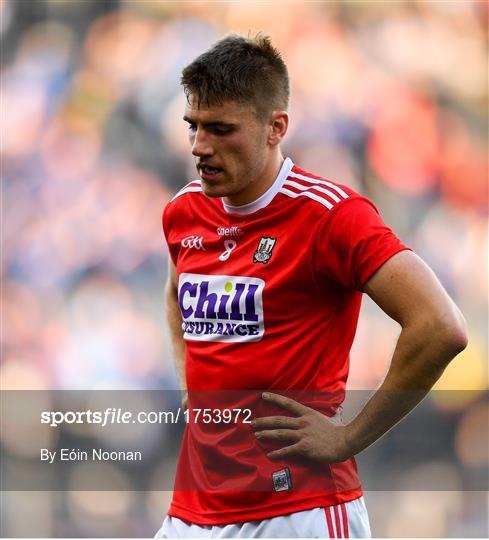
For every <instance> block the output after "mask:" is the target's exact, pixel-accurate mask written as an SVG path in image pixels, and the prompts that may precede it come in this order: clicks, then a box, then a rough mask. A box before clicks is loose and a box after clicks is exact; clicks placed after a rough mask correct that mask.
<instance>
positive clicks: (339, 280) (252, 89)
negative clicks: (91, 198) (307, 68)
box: [157, 35, 467, 538]
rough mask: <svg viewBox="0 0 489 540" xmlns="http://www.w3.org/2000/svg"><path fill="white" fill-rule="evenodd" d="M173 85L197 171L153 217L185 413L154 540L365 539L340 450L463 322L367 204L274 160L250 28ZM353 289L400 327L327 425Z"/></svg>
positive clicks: (279, 85)
mask: <svg viewBox="0 0 489 540" xmlns="http://www.w3.org/2000/svg"><path fill="white" fill-rule="evenodd" d="M182 84H183V87H184V90H185V94H186V96H187V101H188V104H187V106H186V110H185V114H184V120H185V121H186V122H187V123H188V127H189V139H190V143H191V146H192V154H193V155H194V156H195V160H196V166H197V170H198V172H199V176H200V179H199V180H195V181H192V182H190V183H189V184H187V185H186V186H185V187H184V188H183V189H181V190H180V191H179V192H178V193H177V194H176V195H175V197H174V198H173V199H172V201H171V202H170V203H169V204H168V206H167V207H166V209H165V211H164V215H163V228H164V232H165V236H166V240H167V243H168V247H169V252H170V261H169V281H168V289H167V302H168V316H169V323H170V328H171V335H172V341H173V345H174V348H175V353H176V360H177V368H178V373H179V376H180V379H181V384H182V389H183V390H185V389H188V391H189V397H188V401H186V403H187V405H188V413H187V414H188V417H187V418H188V423H187V426H186V430H185V434H184V440H183V444H182V448H181V451H180V457H179V463H178V468H177V476H176V480H175V490H174V495H173V500H172V504H171V507H170V509H169V512H168V516H167V518H166V519H165V521H164V523H163V526H162V528H161V529H160V531H159V532H158V534H157V536H160V537H177V536H181V537H214V536H220V537H235V536H238V537H260V536H261V537H324V538H328V537H329V538H335V537H336V538H339V537H348V536H351V537H368V536H370V528H369V523H368V517H367V513H366V510H365V505H364V502H363V497H362V491H361V486H360V481H359V478H358V475H357V468H356V464H355V460H354V456H355V454H357V453H358V452H361V451H362V450H363V449H365V448H367V447H368V446H369V445H370V444H372V443H373V442H374V441H376V440H377V439H378V438H379V437H381V436H382V435H383V434H384V433H386V432H387V431H388V430H389V429H390V428H391V427H392V426H394V425H395V424H396V423H397V422H399V420H401V418H402V417H403V416H405V415H406V414H407V413H408V412H409V411H410V410H412V409H413V407H415V406H416V404H417V403H418V402H419V401H420V400H421V399H422V398H423V396H424V395H426V393H427V392H428V391H429V390H430V389H431V388H432V386H433V384H434V383H435V382H436V380H437V379H438V378H439V377H440V376H441V374H442V372H443V370H444V369H445V367H446V366H447V364H448V363H449V362H450V361H451V359H452V358H453V357H454V356H455V355H456V354H458V353H459V352H460V351H461V350H463V349H464V348H465V346H466V341H467V338H466V331H465V323H464V320H463V317H462V316H461V314H460V312H459V310H458V309H457V307H456V306H455V305H454V303H453V302H452V301H451V299H450V298H449V297H448V295H447V294H446V292H445V291H444V290H443V288H442V286H441V285H440V283H439V282H438V280H437V279H436V277H435V276H434V275H433V273H432V271H431V270H430V269H429V268H428V267H427V266H426V264H425V263H424V262H423V261H422V260H420V258H419V257H417V256H416V255H415V254H414V253H413V252H412V251H410V250H409V249H408V248H407V247H406V246H404V245H403V244H402V243H401V242H400V240H399V239H398V238H397V237H396V236H395V235H394V234H393V232H392V231H391V230H390V229H389V228H388V227H387V226H386V225H385V224H384V223H383V221H382V219H381V218H380V216H379V214H378V212H377V211H376V209H375V207H374V206H373V204H372V203H371V202H370V201H368V200H367V199H365V198H364V197H362V196H361V195H359V194H357V193H355V192H354V191H352V190H351V189H349V188H348V187H346V186H343V185H339V184H337V183H334V182H332V181H329V180H326V179H323V178H321V177H319V176H316V175H314V174H311V173H309V172H306V171H304V170H302V169H300V168H299V167H298V166H296V165H295V164H294V163H293V162H292V160H291V159H290V158H284V156H283V155H282V153H281V150H280V143H281V142H282V139H283V138H284V136H285V134H286V132H287V127H288V122H289V116H288V114H287V108H288V100H289V79H288V74H287V68H286V66H285V64H284V62H283V60H282V59H281V57H280V55H279V53H278V52H277V51H276V50H275V49H274V48H273V47H272V45H271V43H270V40H269V39H268V38H267V37H264V36H260V35H259V36H257V37H256V38H254V39H247V38H243V37H239V36H229V37H227V38H224V39H223V40H221V41H219V42H218V43H217V44H215V45H214V46H213V47H212V48H211V49H210V50H208V51H207V52H205V53H204V54H202V55H201V56H199V57H198V58H197V59H196V60H194V61H193V62H192V63H191V64H190V65H189V66H187V67H186V68H185V69H184V70H183V75H182ZM364 292H365V293H367V294H368V295H369V296H370V297H371V298H372V299H373V300H374V301H375V302H376V303H377V304H378V305H379V306H380V307H381V308H382V309H383V310H384V311H385V313H386V314H387V315H388V316H390V317H392V318H393V319H394V320H396V321H397V322H398V323H399V324H400V325H401V327H402V331H401V334H400V337H399V340H398V342H397V346H396V349H395V351H394V354H393V357H392V361H391V365H390V368H389V370H388V372H387V374H386V377H385V379H384V382H383V383H382V385H381V386H380V388H379V389H378V390H377V391H376V392H375V394H374V395H373V396H372V397H371V399H370V400H369V401H368V403H367V404H366V406H365V407H364V408H363V410H361V412H360V413H359V414H358V415H357V416H356V418H355V419H354V420H353V421H352V422H350V423H348V424H346V425H345V424H344V423H343V422H342V421H341V417H340V410H341V407H340V406H341V403H342V401H343V399H344V394H345V386H346V381H347V377H348V369H349V352H350V348H351V345H352V342H353V338H354V335H355V330H356V325H357V321H358V314H359V310H360V302H361V296H362V293H364Z"/></svg>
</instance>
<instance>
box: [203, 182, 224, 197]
mask: <svg viewBox="0 0 489 540" xmlns="http://www.w3.org/2000/svg"><path fill="white" fill-rule="evenodd" d="M201 185H202V191H203V192H204V195H206V196H207V197H213V198H218V197H226V196H227V195H228V193H226V190H225V189H223V188H222V187H219V186H209V185H208V184H206V183H205V182H202V184H201Z"/></svg>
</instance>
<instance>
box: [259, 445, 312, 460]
mask: <svg viewBox="0 0 489 540" xmlns="http://www.w3.org/2000/svg"><path fill="white" fill-rule="evenodd" d="M299 455H304V449H303V447H302V445H301V443H300V442H297V443H295V444H291V445H290V446H285V447H284V448H280V450H274V451H273V452H269V453H268V454H267V457H268V458H269V459H284V458H287V457H290V456H299Z"/></svg>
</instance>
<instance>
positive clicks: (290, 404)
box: [262, 392, 312, 416]
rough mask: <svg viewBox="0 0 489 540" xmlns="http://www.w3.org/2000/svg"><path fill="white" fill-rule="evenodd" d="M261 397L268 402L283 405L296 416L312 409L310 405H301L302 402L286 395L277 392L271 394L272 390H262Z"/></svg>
mask: <svg viewBox="0 0 489 540" xmlns="http://www.w3.org/2000/svg"><path fill="white" fill-rule="evenodd" d="M262 398H263V399H264V400H266V401H268V402H270V403H274V404H275V405H278V406H279V407H283V408H284V409H287V410H288V411H290V412H293V413H294V414H296V415H297V416H301V415H303V414H307V413H309V412H311V410H312V409H311V408H310V407H306V406H305V405H302V403H299V402H297V401H294V400H293V399H290V398H288V397H285V396H281V395H279V394H273V393H272V392H263V394H262Z"/></svg>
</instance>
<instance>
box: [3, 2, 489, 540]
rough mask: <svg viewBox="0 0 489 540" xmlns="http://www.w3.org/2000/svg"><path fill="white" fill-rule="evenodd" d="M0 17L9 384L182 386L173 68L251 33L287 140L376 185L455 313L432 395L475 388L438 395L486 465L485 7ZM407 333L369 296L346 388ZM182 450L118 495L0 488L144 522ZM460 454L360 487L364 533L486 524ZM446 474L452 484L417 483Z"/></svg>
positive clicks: (469, 453)
mask: <svg viewBox="0 0 489 540" xmlns="http://www.w3.org/2000/svg"><path fill="white" fill-rule="evenodd" d="M0 15H1V22H0V33H1V37H2V67H1V99H2V101H1V103H2V117H1V128H2V137H1V155H2V171H1V172H2V178H3V183H2V220H1V225H2V254H1V268H2V280H3V291H2V332H1V341H2V343H1V346H2V364H1V368H0V370H1V371H0V375H1V384H2V388H3V389H168V388H175V385H176V380H175V375H174V371H173V367H172V359H171V352H170V348H169V343H168V337H167V335H166V334H165V330H164V307H163V286H164V282H165V278H166V258H167V253H166V248H165V244H164V241H163V235H162V232H161V211H162V208H163V206H164V205H165V203H166V201H167V200H168V199H169V197H170V196H171V194H172V193H174V192H175V191H176V190H177V189H178V188H179V187H180V186H182V185H183V184H185V183H186V182H187V181H189V180H191V179H193V178H194V177H195V171H194V167H193V162H192V159H191V158H190V154H189V148H188V143H187V139H186V127H185V124H184V122H182V121H181V115H182V110H183V97H182V95H181V91H180V87H179V75H180V71H181V68H182V67H183V66H184V65H186V64H187V63H188V62H189V61H191V60H192V59H193V58H194V57H195V56H196V55H198V54H199V53H200V52H202V51H203V50H204V49H206V48H207V47H208V46H209V45H210V44H211V43H212V42H213V41H215V40H216V39H218V38H219V37H221V36H222V35H224V34H225V33H227V32H230V31H234V32H240V33H244V34H247V33H248V32H251V33H255V32H257V31H263V32H265V33H267V34H269V35H271V37H272V39H273V42H274V44H275V45H276V46H277V47H278V48H279V49H280V50H281V51H282V53H283V56H284V59H285V61H286V62H287V64H288V67H289V70H290V75H291V79H292V106H291V117H292V124H291V130H290V133H289V135H288V138H287V142H286V144H285V147H284V150H285V152H286V154H287V155H290V156H291V157H292V158H293V159H294V161H295V162H297V163H298V164H300V165H301V166H303V167H304V168H307V169H310V170H313V171H315V172H317V173H319V174H322V175H324V176H327V177H330V178H332V179H335V180H337V181H340V182H343V183H346V184H349V185H350V186H352V187H353V188H356V189H357V190H360V191H361V192H363V193H365V194H367V196H369V197H371V198H372V199H373V200H374V202H375V203H376V204H377V206H378V208H379V210H380V211H381V213H382V215H383V216H384V218H385V220H386V222H387V223H388V224H389V225H390V226H392V227H393V228H394V229H395V231H397V233H398V234H399V235H400V237H401V238H402V239H403V240H404V241H405V242H406V243H408V244H409V245H410V246H412V247H413V248H414V249H415V250H416V252H417V253H419V254H420V255H421V256H422V257H423V258H424V259H425V260H426V261H427V262H428V263H429V264H430V265H431V266H432V268H433V269H434V271H435V272H436V273H437V275H438V276H439V277H440V279H441V280H442V282H443V283H444V285H445V287H446V288H447V290H448V291H449V293H450V294H451V295H452V296H453V297H454V298H455V300H456V301H457V303H458V305H459V306H460V307H461V309H462V311H463V313H464V314H465V317H466V319H467V321H468V325H469V330H470V345H469V347H468V349H467V350H466V351H465V352H464V353H463V354H462V355H461V356H460V357H458V358H457V360H456V361H455V362H453V364H452V365H451V366H450V367H449V368H448V370H447V371H446V373H445V375H444V377H443V379H442V381H441V382H440V384H439V385H438V389H440V390H448V389H449V390H471V392H467V393H463V394H462V393H456V392H451V393H446V392H439V393H436V394H435V395H433V397H431V398H429V399H430V400H431V404H430V406H431V407H433V408H435V409H436V410H437V411H438V412H441V414H443V415H445V416H446V417H447V418H450V419H451V421H452V423H453V422H454V423H455V429H453V430H451V431H449V432H447V434H446V451H447V453H449V454H450V455H451V456H452V458H453V459H455V460H458V462H460V463H461V464H462V465H463V466H464V467H465V468H467V469H468V470H471V471H473V473H474V474H478V471H481V470H485V468H486V467H487V465H488V456H487V441H486V439H485V437H486V435H485V434H486V433H487V424H486V423H487V419H488V405H487V393H486V391H487V389H488V375H487V322H488V321H487V292H488V291H487V265H486V261H487V170H488V169H487V151H486V149H487V97H488V96H487V30H486V24H487V15H488V13H487V3H486V2H477V1H462V0H460V1H452V2H448V1H446V2H445V1H439V2H415V1H397V2H368V1H364V2H351V3H350V2H334V1H329V2H314V3H312V2H307V3H306V2H290V3H287V2H276V3H275V2H165V1H161V2H157V1H147V0H136V1H129V0H127V1H126V0H107V1H102V0H35V1H30V0H17V1H14V0H2V1H0ZM397 334H398V328H397V325H396V324H394V323H392V322H391V321H389V320H388V319H387V318H386V317H385V316H384V315H383V314H381V313H380V312H379V310H378V309H377V308H376V307H375V306H374V305H373V304H372V303H371V302H370V301H368V300H366V301H365V302H364V305H363V310H362V317H361V322H360V327H359V331H358V335H357V338H356V342H355V346H354V350H353V354H352V369H351V378H350V384H349V388H350V389H352V390H355V389H372V388H375V386H376V385H377V384H378V383H379V381H380V380H381V378H382V375H383V373H384V372H385V369H386V366H387V363H388V360H389V356H390V354H391V352H392V349H393V346H394V343H395V339H396V336H397ZM162 429H164V426H163V427H162ZM412 429H413V430H415V429H416V426H413V428H412ZM5 433H6V432H5V431H3V430H2V432H1V435H0V442H1V443H2V445H3V447H4V450H5V449H6V451H7V452H14V453H15V452H16V451H17V450H18V449H16V443H15V440H14V441H12V440H11V438H10V439H9V440H8V441H6V440H5V439H6V435H5ZM427 436H428V437H429V434H427ZM413 437H414V438H415V436H414V431H413ZM7 438H8V437H7ZM19 444H20V443H19ZM399 444H405V441H404V442H403V441H401V442H399ZM24 450H25V448H24ZM388 451H389V452H391V453H393V454H395V453H396V452H397V451H399V448H396V446H395V445H391V446H390V447H389V449H388ZM163 453H164V451H163V450H162V454H163ZM34 457H35V456H33V458H34ZM173 459H174V455H173V454H172V455H170V456H168V455H164V456H162V459H161V463H160V464H159V466H158V469H157V471H155V475H154V480H153V484H152V485H148V486H147V489H148V491H147V492H145V493H142V492H134V491H131V485H130V484H129V483H128V482H129V480H128V478H126V477H125V476H124V472H123V471H119V470H117V468H114V471H113V474H114V475H118V478H119V479H120V485H121V491H118V492H111V493H108V492H101V493H88V492H83V491H72V492H70V493H54V492H51V493H25V492H24V493H22V492H17V493H14V492H11V493H4V494H3V495H2V513H3V517H4V518H5V519H4V520H3V523H4V524H3V526H2V535H3V536H38V537H39V536H41V537H42V536H96V537H101V536H151V535H153V534H154V532H155V531H156V529H157V528H158V527H159V524H160V522H161V520H162V518H163V516H164V513H165V510H166V508H167V505H168V501H169V498H170V496H171V494H170V493H168V492H161V491H159V490H160V489H161V488H159V483H158V478H161V475H168V474H170V471H171V470H172V468H173V466H174V463H173ZM451 463H452V462H451V461H447V462H442V463H438V464H433V463H419V464H418V465H417V467H415V468H414V469H412V470H410V471H403V470H399V471H398V477H399V481H398V483H397V485H396V487H395V490H394V489H393V490H392V491H390V492H388V491H375V492H370V493H367V497H366V498H367V503H368V506H369V509H370V512H371V519H372V525H373V530H374V533H375V535H376V536H392V537H396V536H397V537H399V536H411V537H413V536H435V537H436V536H485V535H487V523H486V519H487V493H484V492H482V493H475V492H470V491H469V492H467V491H465V492H464V484H463V481H462V480H461V479H460V478H459V477H458V476H457V474H458V473H457V469H456V468H455V467H454V466H453V465H452V464H451ZM380 472H381V471H380ZM369 474H372V473H371V472H370V473H369V471H368V470H364V471H363V476H364V477H365V476H367V478H368V475H369ZM440 474H441V475H443V476H444V477H445V478H447V477H449V478H452V480H453V482H452V484H451V485H452V486H453V489H452V490H450V491H443V492H429V491H424V492H418V491H413V489H415V488H414V487H413V486H416V478H417V477H419V478H421V477H422V478H425V479H426V478H430V475H433V476H434V477H436V475H440ZM72 485H73V486H74V487H75V488H76V485H77V484H76V478H74V479H73V484H72ZM123 490H126V491H123Z"/></svg>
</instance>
